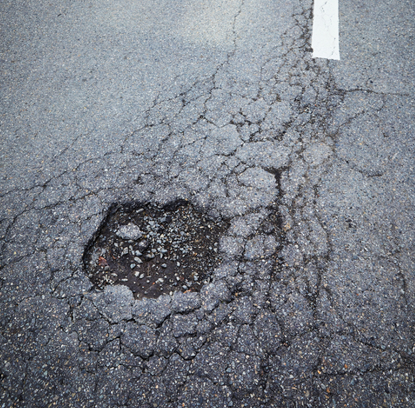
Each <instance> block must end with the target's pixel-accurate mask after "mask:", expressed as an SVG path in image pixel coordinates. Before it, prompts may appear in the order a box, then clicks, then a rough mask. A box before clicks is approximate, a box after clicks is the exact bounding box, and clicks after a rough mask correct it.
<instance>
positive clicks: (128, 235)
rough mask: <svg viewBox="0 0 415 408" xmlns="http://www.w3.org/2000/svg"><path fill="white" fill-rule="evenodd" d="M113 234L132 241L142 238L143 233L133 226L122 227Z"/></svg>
mask: <svg viewBox="0 0 415 408" xmlns="http://www.w3.org/2000/svg"><path fill="white" fill-rule="evenodd" d="M115 234H116V235H117V237H120V238H122V239H132V240H133V241H136V240H137V239H139V238H141V237H142V236H143V232H142V231H140V228H138V227H137V225H134V224H127V225H122V226H121V227H120V228H119V229H118V231H117V232H116V233H115Z"/></svg>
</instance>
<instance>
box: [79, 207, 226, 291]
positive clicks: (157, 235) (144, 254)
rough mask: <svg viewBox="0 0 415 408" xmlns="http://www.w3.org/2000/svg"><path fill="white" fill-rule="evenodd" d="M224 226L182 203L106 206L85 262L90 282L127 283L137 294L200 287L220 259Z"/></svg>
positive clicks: (88, 248)
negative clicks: (107, 209) (159, 205)
mask: <svg viewBox="0 0 415 408" xmlns="http://www.w3.org/2000/svg"><path fill="white" fill-rule="evenodd" d="M227 228H228V225H227V224H226V223H224V222H220V223H218V222H216V221H213V220H212V219H210V218H208V217H207V216H206V215H204V214H202V213H200V212H198V211H197V210H196V209H195V208H194V207H193V206H192V205H190V204H188V203H186V202H183V201H180V202H175V203H173V204H171V205H169V206H166V207H163V208H158V207H155V206H151V205H138V204H126V205H117V206H113V207H111V208H110V210H109V211H108V215H107V217H106V219H105V220H104V222H103V223H102V225H101V227H100V228H99V230H98V231H97V233H96V235H95V237H94V238H93V239H91V241H90V243H89V245H88V246H87V248H86V250H85V253H84V256H83V262H84V266H85V269H86V272H87V274H88V277H89V279H90V280H91V282H92V283H93V285H94V286H95V287H97V288H99V289H103V288H104V287H105V286H106V285H125V286H128V287H129V288H130V289H131V290H132V292H133V293H134V296H135V297H136V298H143V297H149V298H156V297H158V296H160V295H162V294H170V292H175V291H182V292H185V291H199V290H200V288H201V287H202V285H204V284H205V283H208V282H209V279H210V274H211V272H212V270H213V269H214V268H215V267H216V266H217V265H218V264H219V263H220V261H221V258H220V255H219V238H220V236H221V235H222V234H223V232H224V231H225V230H226V229H227Z"/></svg>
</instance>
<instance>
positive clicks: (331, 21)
mask: <svg viewBox="0 0 415 408" xmlns="http://www.w3.org/2000/svg"><path fill="white" fill-rule="evenodd" d="M311 47H312V48H313V58H328V59H335V60H339V59H340V53H339V1H338V0H314V20H313V35H312V37H311Z"/></svg>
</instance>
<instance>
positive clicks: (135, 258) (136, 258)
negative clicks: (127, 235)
mask: <svg viewBox="0 0 415 408" xmlns="http://www.w3.org/2000/svg"><path fill="white" fill-rule="evenodd" d="M134 261H136V262H137V263H138V264H142V263H143V261H142V260H141V259H140V258H138V257H136V256H135V257H134Z"/></svg>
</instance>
